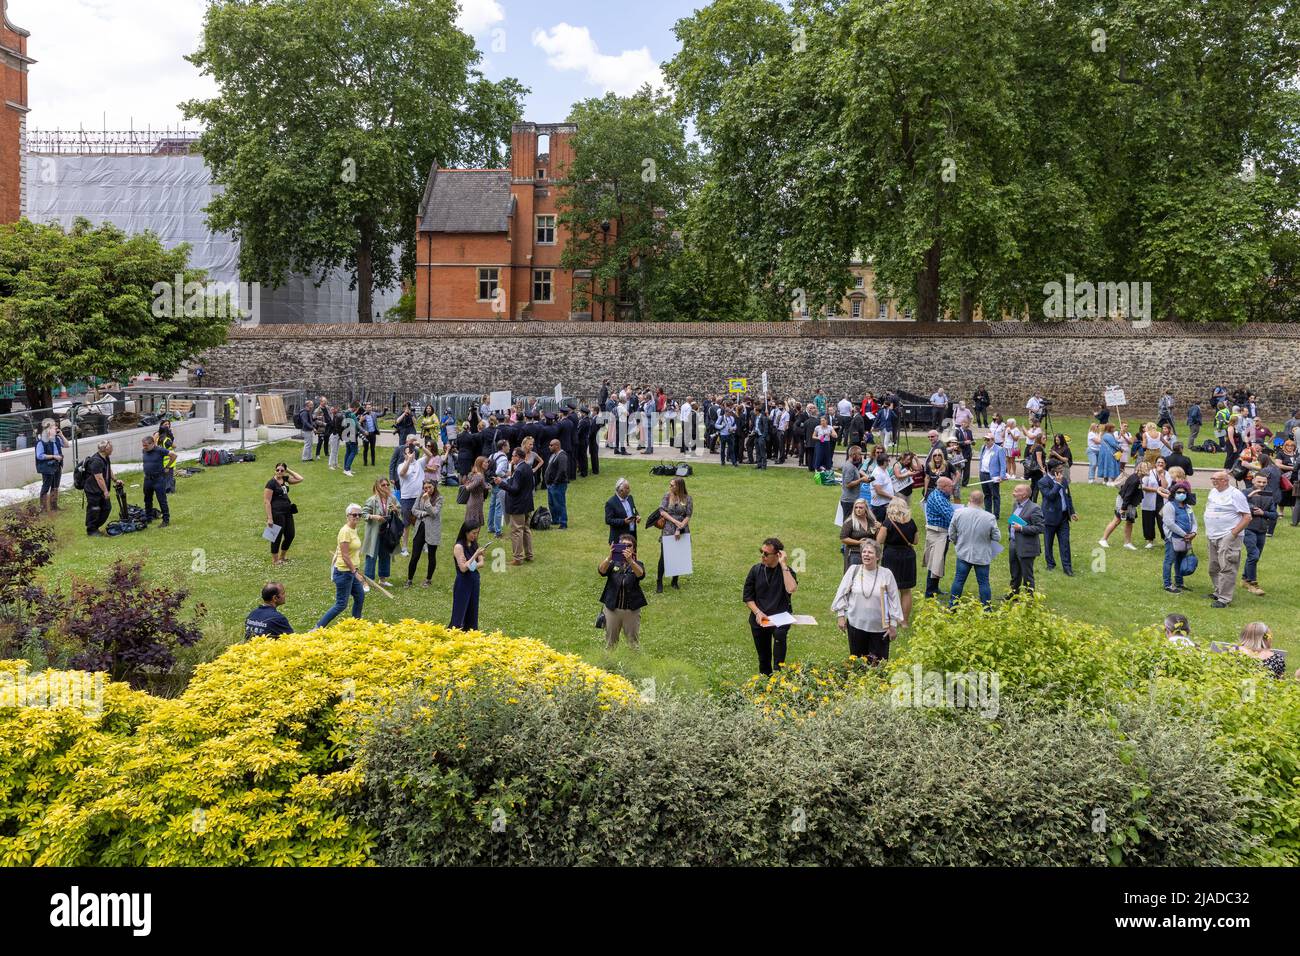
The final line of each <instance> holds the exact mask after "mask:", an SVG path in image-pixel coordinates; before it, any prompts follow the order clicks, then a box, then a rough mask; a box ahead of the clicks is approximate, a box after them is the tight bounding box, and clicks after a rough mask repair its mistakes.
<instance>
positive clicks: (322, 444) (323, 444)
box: [316, 429, 330, 458]
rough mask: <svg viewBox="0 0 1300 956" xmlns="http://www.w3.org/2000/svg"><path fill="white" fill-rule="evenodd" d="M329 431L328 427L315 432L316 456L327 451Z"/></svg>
mask: <svg viewBox="0 0 1300 956" xmlns="http://www.w3.org/2000/svg"><path fill="white" fill-rule="evenodd" d="M329 446H330V433H329V429H326V430H325V431H323V432H317V433H316V457H317V458H319V457H320V456H321V455H323V454H325V452H327V451H329Z"/></svg>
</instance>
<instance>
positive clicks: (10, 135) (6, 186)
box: [0, 0, 36, 222]
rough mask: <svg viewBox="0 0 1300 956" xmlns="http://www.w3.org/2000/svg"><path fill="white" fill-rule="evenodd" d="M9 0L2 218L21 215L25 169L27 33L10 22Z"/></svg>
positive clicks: (1, 20)
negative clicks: (23, 146)
mask: <svg viewBox="0 0 1300 956" xmlns="http://www.w3.org/2000/svg"><path fill="white" fill-rule="evenodd" d="M7 7H8V3H7V0H0V222H13V221H14V220H16V219H18V218H19V217H20V216H21V215H22V211H23V188H24V181H25V177H26V171H25V170H24V164H23V149H22V144H23V139H24V137H25V136H26V133H27V67H28V65H29V64H31V63H35V62H36V61H35V60H33V59H32V58H31V57H29V56H28V55H27V37H28V35H29V34H28V33H27V31H26V30H23V29H21V28H19V27H16V26H14V25H13V24H12V23H10V22H9V11H8V9H7Z"/></svg>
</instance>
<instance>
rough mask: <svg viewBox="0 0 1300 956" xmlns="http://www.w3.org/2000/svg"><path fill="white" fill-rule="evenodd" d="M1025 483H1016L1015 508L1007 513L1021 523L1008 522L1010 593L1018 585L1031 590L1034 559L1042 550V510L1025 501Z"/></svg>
mask: <svg viewBox="0 0 1300 956" xmlns="http://www.w3.org/2000/svg"><path fill="white" fill-rule="evenodd" d="M1029 491H1030V489H1029V486H1028V485H1023V484H1022V485H1016V487H1015V489H1014V490H1013V491H1012V492H1011V494H1012V496H1013V497H1014V498H1015V502H1016V503H1015V507H1014V508H1012V510H1011V514H1012V515H1013V516H1014V517H1017V518H1020V519H1021V521H1023V522H1024V524H1020V523H1019V522H1017V521H1009V523H1008V527H1009V528H1010V532H1011V540H1010V541H1009V542H1008V544H1007V553H1008V554H1009V555H1010V556H1011V590H1010V592H1009V593H1008V597H1009V596H1010V595H1011V594H1019V593H1020V589H1021V588H1026V589H1028V590H1030V591H1032V590H1033V589H1034V558H1036V557H1038V555H1039V554H1040V553H1042V550H1043V509H1042V508H1040V507H1039V506H1038V505H1036V504H1034V503H1033V502H1032V501H1030V500H1029Z"/></svg>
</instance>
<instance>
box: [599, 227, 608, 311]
mask: <svg viewBox="0 0 1300 956" xmlns="http://www.w3.org/2000/svg"><path fill="white" fill-rule="evenodd" d="M600 232H601V249H602V255H601V259H602V260H604V259H605V258H606V256H608V254H609V253H608V251H607V250H608V249H609V220H608V219H602V220H601V222H600ZM603 264H604V263H603V261H602V265H603ZM600 286H601V295H600V321H602V322H604V321H605V300H606V298H607V296H606V293H607V291H608V287H607V285H606V283H605V281H604V280H602V281H601V283H600Z"/></svg>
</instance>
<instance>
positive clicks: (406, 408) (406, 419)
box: [393, 402, 415, 446]
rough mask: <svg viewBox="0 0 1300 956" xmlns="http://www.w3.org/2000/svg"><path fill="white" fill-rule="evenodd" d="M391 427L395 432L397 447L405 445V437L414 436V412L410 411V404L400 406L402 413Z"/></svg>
mask: <svg viewBox="0 0 1300 956" xmlns="http://www.w3.org/2000/svg"><path fill="white" fill-rule="evenodd" d="M393 427H394V428H395V429H396V430H397V444H398V445H399V446H401V445H405V444H406V436H407V435H414V434H415V412H413V411H411V403H410V402H407V403H406V404H405V405H403V406H402V413H401V414H400V415H398V416H397V420H396V421H395V422H393Z"/></svg>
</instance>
